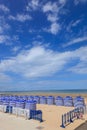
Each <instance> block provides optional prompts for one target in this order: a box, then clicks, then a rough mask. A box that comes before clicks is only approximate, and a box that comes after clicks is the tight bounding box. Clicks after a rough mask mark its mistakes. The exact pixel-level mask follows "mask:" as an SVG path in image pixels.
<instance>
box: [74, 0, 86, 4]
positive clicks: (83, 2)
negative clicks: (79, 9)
mask: <svg viewBox="0 0 87 130" xmlns="http://www.w3.org/2000/svg"><path fill="white" fill-rule="evenodd" d="M86 2H87V0H74V4H75V5H78V4H80V3H82V4H85V3H86Z"/></svg>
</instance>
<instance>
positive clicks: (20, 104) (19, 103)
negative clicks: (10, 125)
mask: <svg viewBox="0 0 87 130" xmlns="http://www.w3.org/2000/svg"><path fill="white" fill-rule="evenodd" d="M16 107H18V108H22V109H24V108H25V100H17V101H16Z"/></svg>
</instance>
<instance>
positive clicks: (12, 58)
mask: <svg viewBox="0 0 87 130" xmlns="http://www.w3.org/2000/svg"><path fill="white" fill-rule="evenodd" d="M86 84H87V0H18V1H15V0H11V1H9V0H0V91H9V90H10V91H20V90H25V91H27V90H37V89H39V90H42V89H44V90H47V89H48V90H49V89H54V90H55V89H86V88H87V86H86Z"/></svg>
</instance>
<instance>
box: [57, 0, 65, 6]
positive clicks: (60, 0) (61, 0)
mask: <svg viewBox="0 0 87 130" xmlns="http://www.w3.org/2000/svg"><path fill="white" fill-rule="evenodd" d="M66 1H67V0H59V3H60V4H62V5H65V4H66Z"/></svg>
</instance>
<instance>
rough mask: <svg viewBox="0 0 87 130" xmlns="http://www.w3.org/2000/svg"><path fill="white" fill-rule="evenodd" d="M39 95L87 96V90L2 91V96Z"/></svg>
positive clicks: (0, 92)
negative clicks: (68, 94)
mask: <svg viewBox="0 0 87 130" xmlns="http://www.w3.org/2000/svg"><path fill="white" fill-rule="evenodd" d="M8 93H9V94H14V93H18V94H22V93H23V94H28V93H29V94H37V93H46V94H50V93H52V94H57V93H60V94H61V93H64V94H66V93H71V94H78V93H79V94H80V93H82V94H87V89H67V90H28V91H0V94H8Z"/></svg>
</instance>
